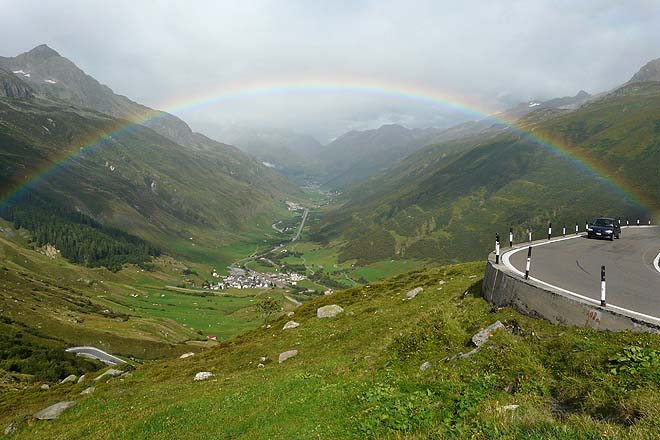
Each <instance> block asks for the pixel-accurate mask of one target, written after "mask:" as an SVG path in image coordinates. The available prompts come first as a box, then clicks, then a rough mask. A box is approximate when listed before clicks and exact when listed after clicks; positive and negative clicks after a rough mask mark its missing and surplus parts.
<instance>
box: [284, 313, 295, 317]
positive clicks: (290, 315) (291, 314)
mask: <svg viewBox="0 0 660 440" xmlns="http://www.w3.org/2000/svg"><path fill="white" fill-rule="evenodd" d="M295 314H296V312H289V313H287V314H286V316H288V317H289V318H290V317H292V316H293V315H295Z"/></svg>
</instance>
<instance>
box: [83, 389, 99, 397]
mask: <svg viewBox="0 0 660 440" xmlns="http://www.w3.org/2000/svg"><path fill="white" fill-rule="evenodd" d="M94 391H96V388H94V387H87V388H85V389H84V390H82V391H81V392H80V394H81V395H83V396H84V395H85V394H92V393H93V392H94Z"/></svg>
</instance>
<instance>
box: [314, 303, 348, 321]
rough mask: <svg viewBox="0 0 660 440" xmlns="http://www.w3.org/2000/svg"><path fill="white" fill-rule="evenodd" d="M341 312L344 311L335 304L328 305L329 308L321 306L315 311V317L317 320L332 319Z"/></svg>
mask: <svg viewBox="0 0 660 440" xmlns="http://www.w3.org/2000/svg"><path fill="white" fill-rule="evenodd" d="M343 311H344V309H342V308H341V307H339V306H338V305H337V304H330V305H329V306H323V307H319V308H318V309H316V316H317V317H318V318H334V317H335V316H337V315H339V314H340V313H342V312H343Z"/></svg>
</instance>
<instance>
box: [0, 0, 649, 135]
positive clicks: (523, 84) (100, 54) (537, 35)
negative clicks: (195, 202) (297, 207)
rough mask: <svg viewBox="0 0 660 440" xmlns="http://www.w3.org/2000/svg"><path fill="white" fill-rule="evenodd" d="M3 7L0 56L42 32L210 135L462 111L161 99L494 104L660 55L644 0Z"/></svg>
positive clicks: (339, 128) (572, 89)
mask: <svg viewBox="0 0 660 440" xmlns="http://www.w3.org/2000/svg"><path fill="white" fill-rule="evenodd" d="M0 10H2V11H3V15H4V17H3V19H2V26H1V27H0V55H4V56H12V55H16V54H18V53H21V52H24V51H27V50H29V49H31V48H32V47H34V46H36V45H38V44H42V43H46V44H48V45H49V46H51V47H52V48H54V49H55V50H57V51H58V52H60V54H62V55H63V56H66V57H68V58H70V59H71V60H72V61H74V62H75V63H76V64H77V65H78V66H80V67H81V68H82V69H83V70H85V71H86V72H87V73H89V74H91V75H92V76H94V77H95V78H97V79H98V80H99V81H101V82H102V83H105V84H107V85H109V86H110V87H111V88H112V89H113V90H115V92H117V93H121V94H124V95H127V96H129V97H130V98H132V99H134V100H136V101H138V102H141V103H144V104H147V105H149V106H154V107H158V108H163V109H165V110H168V111H175V110H176V111H175V113H176V114H177V115H179V116H181V117H182V118H183V119H185V120H186V121H188V122H189V123H190V124H191V125H192V126H193V128H195V129H198V130H201V131H204V132H206V133H209V134H211V135H214V136H216V137H218V133H220V130H219V129H218V127H220V126H222V125H226V124H232V123H237V124H246V123H247V124H257V125H261V126H271V127H279V128H285V129H291V130H295V131H298V132H301V133H306V134H312V135H314V136H316V137H318V138H319V139H320V140H323V141H326V140H327V139H328V138H331V137H333V136H336V135H338V134H340V133H342V132H343V131H346V130H348V129H354V128H357V129H360V128H368V127H373V126H377V125H379V124H382V123H389V122H400V123H403V124H404V125H408V126H431V125H435V126H442V125H446V124H449V123H452V122H454V121H458V120H461V119H463V118H466V117H472V116H469V115H465V114H461V113H456V111H455V109H450V108H444V107H443V106H441V105H434V104H432V103H428V102H422V101H418V100H411V99H406V98H402V97H393V96H388V95H381V94H379V93H364V92H360V91H351V90H343V91H333V90H332V89H328V90H323V91H310V90H306V91H295V90H293V91H288V92H287V91H284V92H282V91H280V92H278V93H273V94H268V93H260V94H238V95H234V96H233V97H232V99H220V100H217V101H215V102H211V103H208V104H206V105H203V106H197V107H194V108H189V109H178V110H177V109H173V108H170V107H169V106H170V105H171V103H173V102H181V101H186V99H197V98H198V97H204V96H211V95H212V94H211V91H213V90H216V91H217V90H227V89H228V90H238V89H240V87H238V86H237V84H238V85H240V84H246V83H254V84H269V83H273V82H278V83H291V84H295V83H296V81H300V80H301V79H303V80H307V81H314V80H317V79H319V78H325V79H326V81H327V80H328V79H330V80H332V79H337V82H343V83H348V82H350V81H346V80H345V79H341V78H360V79H361V81H362V82H363V83H370V82H372V81H373V82H374V83H403V84H406V85H408V86H409V87H411V88H422V89H425V90H438V91H447V93H449V94H451V95H452V96H456V97H459V98H461V99H465V100H466V101H468V102H470V103H472V104H471V105H474V103H478V106H482V107H484V108H489V109H497V108H504V107H507V106H511V105H513V104H515V103H517V102H521V101H527V100H531V99H547V98H551V97H557V96H566V95H574V94H575V93H576V92H577V91H578V90H580V89H585V90H587V91H588V92H591V93H594V92H599V91H603V90H607V89H609V88H611V87H614V86H616V85H618V84H620V83H622V82H625V81H627V80H628V79H629V78H630V76H631V75H632V74H634V73H635V72H636V71H637V70H638V69H639V67H641V65H643V64H644V63H645V62H647V61H649V60H650V59H653V58H658V57H660V7H659V5H658V2H657V1H655V0H649V1H625V2H623V1H608V0H580V1H572V0H571V1H557V0H533V1H532V0H520V1H518V0H502V1H496V0H492V1H490V0H481V1H460V2H458V1H455V0H454V1H439V0H435V1H428V2H427V1H387V0H376V1H364V0H354V1H344V0H327V1H313V0H301V1H284V0H273V1H253V0H241V1H233V2H228V1H227V2H222V1H208V2H207V1H199V0H195V1H190V0H189V1H178V2H171V1H170V2H166V1H136V0H131V1H117V0H113V1H112V2H110V1H104V2H100V1H31V0H20V1H19V0H0ZM294 79H295V81H294Z"/></svg>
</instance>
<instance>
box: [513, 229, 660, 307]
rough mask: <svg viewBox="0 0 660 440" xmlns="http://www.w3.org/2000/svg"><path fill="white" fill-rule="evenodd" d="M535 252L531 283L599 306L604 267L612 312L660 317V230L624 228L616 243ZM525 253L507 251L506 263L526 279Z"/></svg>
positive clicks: (564, 243) (543, 244)
mask: <svg viewBox="0 0 660 440" xmlns="http://www.w3.org/2000/svg"><path fill="white" fill-rule="evenodd" d="M532 246H533V249H532V261H531V269H530V278H531V279H532V280H533V281H536V282H539V283H541V284H544V285H546V286H549V287H553V288H555V289H558V290H561V291H563V292H564V293H568V294H570V295H573V296H577V297H579V298H581V299H583V300H586V301H588V302H592V303H600V284H601V283H600V272H601V266H605V268H606V279H607V303H608V306H610V305H611V306H612V307H613V308H620V309H625V310H626V311H629V312H634V313H636V314H638V315H646V316H650V317H653V318H656V319H657V318H658V317H660V227H657V226H641V227H628V228H625V227H624V228H623V231H622V233H621V239H619V240H614V241H608V240H593V239H592V240H590V239H588V238H586V237H585V236H584V235H577V236H576V235H571V236H567V237H566V238H557V239H554V240H552V241H539V242H535V243H533V244H532ZM527 249H528V247H527V246H522V247H519V248H515V247H514V248H513V249H510V250H505V251H504V252H503V254H502V262H503V263H504V265H505V266H507V267H508V268H509V269H510V270H513V271H514V272H516V273H517V274H518V275H522V274H523V273H524V271H525V264H526V260H527Z"/></svg>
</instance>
